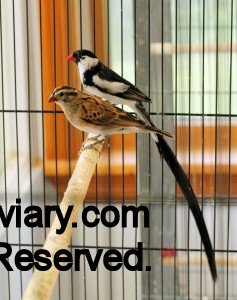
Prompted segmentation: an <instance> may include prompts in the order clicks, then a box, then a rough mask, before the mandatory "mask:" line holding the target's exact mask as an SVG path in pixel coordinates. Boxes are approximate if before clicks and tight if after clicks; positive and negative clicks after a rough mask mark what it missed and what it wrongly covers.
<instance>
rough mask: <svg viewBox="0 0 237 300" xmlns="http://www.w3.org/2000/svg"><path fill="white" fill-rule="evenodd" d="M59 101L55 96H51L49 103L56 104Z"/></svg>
mask: <svg viewBox="0 0 237 300" xmlns="http://www.w3.org/2000/svg"><path fill="white" fill-rule="evenodd" d="M56 100H57V99H56V98H55V97H54V96H51V97H50V98H49V100H48V102H55V101H56Z"/></svg>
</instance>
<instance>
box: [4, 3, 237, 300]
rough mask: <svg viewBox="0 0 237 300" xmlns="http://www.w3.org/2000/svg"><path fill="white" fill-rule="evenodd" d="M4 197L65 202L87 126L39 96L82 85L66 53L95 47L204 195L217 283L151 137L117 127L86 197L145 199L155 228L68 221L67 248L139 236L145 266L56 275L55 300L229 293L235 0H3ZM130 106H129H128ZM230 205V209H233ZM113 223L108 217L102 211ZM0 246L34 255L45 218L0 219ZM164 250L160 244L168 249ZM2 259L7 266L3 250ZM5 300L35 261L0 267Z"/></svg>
mask: <svg viewBox="0 0 237 300" xmlns="http://www.w3.org/2000/svg"><path fill="white" fill-rule="evenodd" d="M0 10H1V11H0V16H1V20H0V24H1V44H0V57H1V58H0V66H1V81H0V87H1V88H0V93H1V101H0V201H1V206H2V207H3V209H4V211H5V212H7V211H8V209H9V207H10V206H11V205H15V199H16V198H21V199H22V202H21V207H22V216H23V211H24V208H25V207H27V206H29V205H38V206H40V207H41V208H42V209H43V210H44V206H45V205H54V204H57V203H59V202H60V200H61V198H62V195H63V192H64V191H65V189H66V186H67V182H68V180H69V178H70V175H71V173H72V170H73V168H74V165H75V161H76V159H77V152H78V150H79V149H80V145H81V143H82V141H83V139H84V137H85V136H84V134H82V133H80V132H79V131H77V130H75V129H74V128H72V127H71V126H70V125H69V124H68V123H67V121H66V120H65V117H64V115H63V113H62V111H61V110H60V109H58V108H56V107H54V108H53V107H52V106H50V105H49V104H48V103H47V99H48V96H49V94H50V92H51V90H52V89H53V88H54V87H56V86H59V85H65V84H69V85H71V86H73V87H81V85H80V80H79V77H78V71H77V68H76V66H75V65H69V64H68V63H67V60H66V57H67V55H68V54H69V53H71V52H72V51H74V50H76V49H80V48H83V49H90V50H92V51H94V52H95V53H96V55H97V56H98V57H99V58H100V59H101V60H102V61H103V62H104V63H105V64H107V65H109V66H110V67H111V68H112V69H113V70H115V71H116V72H118V73H119V74H121V75H122V76H123V77H125V78H126V79H128V80H129V81H131V82H133V83H135V84H136V85H137V86H138V87H139V88H140V89H141V90H142V91H144V92H145V93H146V94H147V95H148V96H150V97H151V98H152V104H151V105H150V106H149V107H147V109H148V110H149V112H150V115H151V117H152V120H153V121H154V123H155V124H156V125H157V126H159V127H162V128H164V129H165V130H167V131H171V132H174V133H175V135H176V140H175V142H173V141H168V142H169V144H170V146H171V147H172V148H173V150H174V151H175V153H176V154H177V157H178V159H179V161H180V163H181V164H182V166H183V168H184V169H185V171H186V173H187V174H188V176H189V178H190V181H191V183H192V186H193V188H194V191H195V193H196V195H197V197H198V199H199V204H200V206H201V208H202V211H203V215H204V218H205V221H206V223H207V227H208V231H209V234H210V236H211V240H212V243H213V245H214V249H215V255H216V262H217V268H218V281H217V282H216V284H215V285H214V284H213V282H212V279H211V275H210V272H209V269H208V266H207V260H206V256H205V253H204V250H203V248H202V245H201V241H200V237H199V233H198V230H197V228H196V224H195V222H194V220H193V217H192V216H191V215H190V213H189V211H188V207H187V205H186V202H185V199H184V197H183V195H182V193H181V191H180V189H179V187H178V186H177V184H176V182H175V180H174V178H173V175H172V173H171V171H170V170H169V167H168V166H167V165H166V163H165V162H163V160H162V159H161V158H160V157H158V155H157V150H156V149H155V145H154V144H153V141H152V140H151V138H150V137H149V136H147V135H142V134H139V135H137V136H135V135H125V136H113V137H111V138H110V140H109V141H108V142H106V144H105V146H104V149H103V153H102V155H101V158H100V161H99V163H98V165H97V169H96V172H95V176H94V177H93V179H92V182H91V185H90V188H89V191H88V194H87V199H86V201H85V205H88V204H93V205H96V206H97V207H98V208H99V209H100V210H102V208H103V207H104V206H106V205H108V204H109V205H115V206H116V207H117V208H118V209H119V210H120V211H121V207H122V205H124V204H133V205H141V204H143V205H147V206H148V208H149V211H150V227H149V228H148V229H147V228H143V226H142V222H141V224H140V226H139V227H138V228H137V229H136V228H133V227H132V220H130V219H129V220H128V222H129V223H128V227H127V228H121V226H120V225H121V224H119V225H118V226H116V227H114V228H106V227H104V226H103V225H101V224H99V226H98V227H96V228H88V227H85V226H83V224H82V223H81V221H80V225H79V226H78V228H76V229H74V235H73V239H72V242H71V245H70V248H71V250H73V249H75V248H80V249H81V248H88V249H90V251H91V253H92V255H93V256H94V255H95V253H96V250H97V249H98V248H104V249H119V250H120V251H121V253H122V254H124V253H125V252H126V251H127V250H128V249H131V248H135V247H136V246H137V242H139V241H141V242H143V243H144V249H145V250H144V253H145V255H144V260H145V263H146V264H147V265H151V267H152V268H151V272H146V271H144V272H130V271H128V270H127V269H126V268H124V267H122V269H121V270H119V271H117V272H109V271H107V270H106V269H105V268H104V266H103V263H102V262H100V264H99V267H98V269H97V271H95V272H93V271H91V270H90V269H89V266H88V264H87V262H86V259H85V257H84V258H83V260H82V261H81V271H80V272H75V271H73V270H71V271H67V272H61V273H60V276H59V280H58V283H57V286H56V287H55V290H54V295H53V299H84V300H86V299H90V300H92V299H97V300H99V299H103V300H104V299H110V300H116V299H123V300H124V299H136V300H137V299H236V297H237V287H236V284H235V282H236V279H237V273H236V264H237V255H236V252H237V244H236V238H235V232H236V231H235V228H236V227H237V223H236V219H235V211H236V194H237V189H236V186H237V185H236V174H237V172H236V171H237V167H236V159H235V157H236V155H235V154H236V151H237V150H236V149H237V144H236V139H235V138H234V137H235V135H236V130H237V129H236V128H237V127H236V116H237V105H236V103H237V90H236V85H235V83H236V79H237V55H236V51H237V23H236V22H237V21H236V20H237V14H236V13H237V1H235V0H202V1H198V0H195V1H191V0H190V1H188V0H177V1H175V0H148V1H146V0H126V1H123V0H121V1H118V0H90V1H87V0H62V1H55V0H50V1H49V0H47V1H46V0H40V1H27V0H19V1H14V0H12V1H7V0H3V1H1V2H0ZM125 109H126V108H125ZM236 213H237V212H236ZM109 218H110V220H111V219H112V218H113V215H110V216H109ZM0 230H1V232H0V234H1V242H7V243H9V244H10V245H11V247H12V250H13V255H14V254H15V253H16V252H17V251H18V250H19V249H29V250H31V251H32V252H33V251H36V250H37V249H39V248H41V247H42V245H43V243H44V240H45V237H46V236H47V232H48V228H47V229H45V228H34V229H30V228H27V227H24V226H22V227H21V228H16V226H15V224H14V222H13V221H12V222H11V224H10V226H9V227H8V228H6V229H4V228H2V227H1V228H0ZM167 249H168V250H169V251H168V250H167ZM9 262H10V263H12V264H14V258H12V256H11V257H10V259H9ZM0 273H1V281H0V290H1V299H20V298H21V296H22V295H23V292H24V290H25V289H26V286H27V283H28V282H29V280H30V278H31V277H32V271H24V272H21V271H19V270H17V269H14V272H7V271H6V269H5V268H4V266H3V265H2V264H0Z"/></svg>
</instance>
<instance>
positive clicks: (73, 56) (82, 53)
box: [67, 49, 97, 64]
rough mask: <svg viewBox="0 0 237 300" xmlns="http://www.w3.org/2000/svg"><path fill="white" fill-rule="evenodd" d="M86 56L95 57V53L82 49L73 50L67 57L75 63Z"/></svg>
mask: <svg viewBox="0 0 237 300" xmlns="http://www.w3.org/2000/svg"><path fill="white" fill-rule="evenodd" d="M87 57H90V58H96V59H97V57H96V55H95V54H94V53H93V52H91V51H89V50H84V49H81V50H76V51H74V52H73V53H72V54H70V55H69V56H68V58H67V59H68V60H69V61H74V62H75V63H76V64H78V63H79V62H80V61H81V60H83V59H85V58H87Z"/></svg>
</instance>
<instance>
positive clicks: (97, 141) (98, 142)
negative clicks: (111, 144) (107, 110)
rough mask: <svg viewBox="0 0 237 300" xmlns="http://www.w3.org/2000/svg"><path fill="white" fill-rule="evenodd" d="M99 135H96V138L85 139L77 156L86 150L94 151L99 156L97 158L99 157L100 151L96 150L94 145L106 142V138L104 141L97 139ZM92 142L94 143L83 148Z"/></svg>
mask: <svg viewBox="0 0 237 300" xmlns="http://www.w3.org/2000/svg"><path fill="white" fill-rule="evenodd" d="M100 136H101V135H97V136H93V137H90V138H87V139H86V140H85V141H84V142H83V143H82V148H81V150H80V152H79V153H78V155H80V154H81V153H82V152H83V151H84V150H87V149H92V150H94V151H96V152H97V153H98V154H99V157H100V155H101V151H99V150H98V148H97V147H95V146H96V145H98V144H100V143H104V141H105V140H106V138H104V139H99V137H100ZM90 141H92V142H94V143H91V144H89V145H87V146H85V144H86V143H87V142H90Z"/></svg>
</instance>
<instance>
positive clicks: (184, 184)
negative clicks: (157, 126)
mask: <svg viewBox="0 0 237 300" xmlns="http://www.w3.org/2000/svg"><path fill="white" fill-rule="evenodd" d="M157 138H158V142H156V145H157V148H158V151H159V153H160V154H161V155H162V157H164V159H165V161H166V163H167V164H168V166H169V167H170V169H171V171H172V173H173V174H174V176H175V178H176V180H177V182H178V184H179V186H180V188H181V190H182V192H183V193H184V196H185V198H186V200H187V202H188V206H189V208H190V210H191V211H192V214H193V217H194V219H195V221H196V224H197V227H198V230H199V233H200V236H201V240H202V243H203V245H204V248H205V251H206V255H207V259H208V263H209V267H210V270H211V274H212V278H213V280H214V281H216V279H217V270H216V262H215V255H214V251H213V249H212V244H211V241H210V237H209V234H208V231H207V227H206V224H205V221H204V218H203V214H202V211H201V209H200V207H199V205H198V201H197V198H196V196H195V194H194V191H193V189H192V186H191V184H190V182H189V180H188V178H187V176H186V174H185V173H184V170H183V169H182V167H181V165H180V164H179V162H178V160H177V158H176V157H175V155H174V153H173V151H172V149H171V148H170V147H169V145H168V144H167V142H166V141H165V139H164V138H163V137H162V136H160V135H157Z"/></svg>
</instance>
